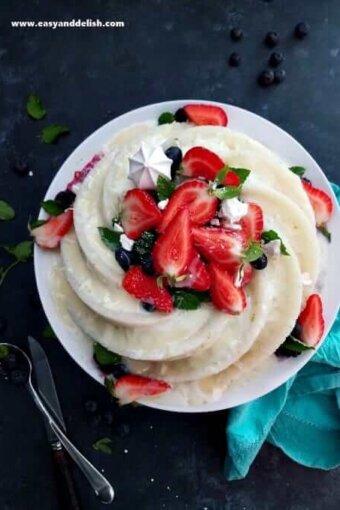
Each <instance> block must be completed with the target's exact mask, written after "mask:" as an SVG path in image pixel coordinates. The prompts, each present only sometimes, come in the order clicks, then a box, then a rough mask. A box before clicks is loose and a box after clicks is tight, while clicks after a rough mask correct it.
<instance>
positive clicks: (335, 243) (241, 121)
mask: <svg viewBox="0 0 340 510" xmlns="http://www.w3.org/2000/svg"><path fill="white" fill-rule="evenodd" d="M188 103H209V104H212V103H213V102H212V101H200V100H199V101H196V100H191V99H190V100H178V101H167V102H164V103H157V104H152V105H148V106H143V107H141V108H138V109H137V110H133V111H131V112H128V113H126V114H124V115H121V116H120V117H118V118H116V119H114V120H112V121H110V122H108V123H107V124H105V125H104V126H102V127H101V128H99V129H97V131H95V132H94V133H93V134H92V135H90V136H89V137H88V138H86V140H84V141H83V142H82V143H81V144H80V145H79V146H78V147H77V148H76V149H75V151H74V152H73V153H72V154H71V155H70V156H69V157H68V159H67V160H66V161H65V163H64V164H63V165H62V167H61V168H60V170H59V172H58V173H57V174H56V176H55V177H54V179H53V181H52V183H51V185H50V187H49V189H48V191H47V193H46V196H45V200H46V199H48V198H53V197H54V196H55V195H56V193H58V191H60V190H62V189H64V188H65V186H66V184H67V183H68V182H69V181H70V180H71V178H72V176H73V174H74V172H75V171H76V170H79V169H81V168H82V167H83V166H84V165H85V164H86V163H87V162H88V161H89V160H90V159H91V158H92V156H93V155H94V154H96V153H98V152H100V151H101V149H102V147H103V145H104V144H105V142H107V141H108V140H109V139H111V138H112V136H113V135H115V134H116V133H118V132H119V131H121V130H122V129H125V128H127V127H129V126H130V125H131V124H134V123H137V122H145V121H148V120H156V119H157V118H158V116H159V115H160V114H161V113H162V112H164V111H172V112H174V111H176V110H177V109H178V108H180V107H181V106H183V105H185V104H188ZM213 104H216V105H218V106H221V107H222V108H224V109H225V110H226V112H227V114H228V118H229V124H228V126H229V127H230V128H231V129H233V130H235V131H240V132H242V133H245V134H247V135H249V136H251V137H252V138H254V139H255V140H258V141H259V142H261V143H263V144H264V145H266V146H267V147H268V148H269V149H271V150H272V151H273V152H275V153H276V154H278V155H279V156H280V157H281V158H282V159H283V160H284V161H286V162H287V163H288V165H289V166H293V165H300V166H303V167H305V168H306V169H307V176H308V177H310V178H311V179H312V181H313V184H314V185H315V186H316V187H319V188H321V189H323V190H324V191H326V192H327V193H328V194H329V195H331V196H332V199H333V201H334V214H333V216H332V218H331V220H330V222H329V229H330V231H331V232H332V243H331V245H330V250H329V257H328V266H327V274H326V278H325V280H326V281H325V285H324V288H323V291H322V298H323V303H324V316H325V324H326V328H325V336H326V335H327V333H328V331H329V329H330V327H331V325H332V324H333V322H334V320H335V318H336V314H337V312H338V308H339V298H340V292H339V285H338V278H335V275H337V274H338V261H339V260H340V213H339V208H338V205H337V202H336V198H335V196H334V193H333V191H332V189H331V187H330V185H329V183H328V181H327V178H326V176H325V175H324V173H323V172H322V170H321V168H320V167H319V165H318V164H317V163H316V161H314V159H313V158H312V157H311V156H310V154H309V153H308V152H307V151H306V150H305V149H304V148H303V147H302V146H301V145H300V144H299V143H298V142H297V141H296V140H294V138H292V137H291V136H290V135H289V134H287V133H286V132H285V131H283V130H282V129H280V128H279V127H277V126H275V125H274V124H272V123H271V122H269V121H268V120H265V119H263V118H262V117H259V116H258V115H255V114H254V113H251V112H249V111H246V110H243V109H242V108H237V107H236V106H232V105H228V104H221V103H213ZM41 217H42V218H43V217H44V214H43V212H41ZM58 256H59V255H58V254H57V253H51V252H48V251H47V250H46V251H44V250H41V249H39V248H38V247H35V252H34V267H35V275H36V280H37V285H38V291H39V295H40V299H41V302H42V305H43V307H44V310H45V313H46V315H47V318H48V320H49V322H50V324H51V326H52V328H53V330H54V331H55V333H56V335H57V337H58V338H59V340H60V342H61V344H62V345H63V346H64V348H65V349H66V351H67V352H68V353H69V354H70V356H71V357H72V358H73V359H74V360H75V361H76V362H77V363H78V365H80V366H81V367H82V368H83V369H84V370H85V371H86V372H87V373H88V374H89V375H90V376H91V377H93V378H94V379H95V380H97V381H98V382H100V383H101V384H102V383H103V376H102V375H101V374H100V372H99V371H98V369H97V368H96V366H95V364H94V362H93V359H92V343H91V342H89V341H88V342H85V341H84V339H82V340H80V339H79V338H76V337H75V336H74V335H72V334H70V331H69V330H68V329H67V327H65V324H64V322H63V321H62V319H61V317H60V316H59V313H58V310H57V308H56V305H55V303H54V301H53V299H52V296H51V282H50V273H51V267H52V265H53V264H54V262H55V260H56V257H58ZM288 298H289V296H287V299H288ZM98 340H99V341H100V339H98ZM313 353H314V352H313V351H308V352H306V353H303V354H301V355H300V356H298V357H297V358H289V359H285V360H280V362H278V363H276V364H275V365H274V366H272V365H271V366H268V368H266V369H265V370H262V371H261V372H260V373H259V374H258V375H257V376H256V377H255V378H254V379H252V381H251V384H245V385H243V386H239V387H236V388H232V389H230V390H228V391H226V392H225V393H224V394H223V396H222V397H221V398H220V399H219V400H218V401H215V402H211V403H208V404H204V405H196V406H189V407H188V406H186V407H184V406H183V405H181V404H179V403H176V402H175V403H172V402H171V403H169V404H168V405H159V404H157V402H156V401H153V402H150V401H148V402H144V403H145V405H148V406H150V407H154V408H157V409H163V410H167V411H175V412H208V411H217V410H221V409H227V408H230V407H234V406H236V405H239V404H243V403H245V402H248V401H250V400H253V399H255V398H257V397H260V396H262V395H264V394H266V393H268V392H270V391H272V390H274V389H275V388H277V387H278V386H280V385H281V384H283V383H284V382H285V381H287V380H288V379H289V378H290V377H292V376H293V375H294V374H296V372H297V371H298V370H300V369H301V368H302V367H303V366H304V365H305V364H306V363H307V361H308V360H309V359H310V358H311V356H312V355H313Z"/></svg>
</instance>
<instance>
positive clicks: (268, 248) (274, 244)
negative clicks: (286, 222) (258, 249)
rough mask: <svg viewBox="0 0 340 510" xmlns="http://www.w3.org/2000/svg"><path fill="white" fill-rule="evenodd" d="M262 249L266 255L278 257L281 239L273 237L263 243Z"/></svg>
mask: <svg viewBox="0 0 340 510" xmlns="http://www.w3.org/2000/svg"><path fill="white" fill-rule="evenodd" d="M263 251H264V252H265V254H266V255H267V256H268V257H278V256H279V255H280V254H281V241H280V239H273V241H269V243H266V244H264V245H263Z"/></svg>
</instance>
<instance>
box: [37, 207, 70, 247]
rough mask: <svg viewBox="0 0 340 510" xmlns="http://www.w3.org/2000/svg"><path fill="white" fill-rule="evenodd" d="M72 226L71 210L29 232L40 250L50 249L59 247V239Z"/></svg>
mask: <svg viewBox="0 0 340 510" xmlns="http://www.w3.org/2000/svg"><path fill="white" fill-rule="evenodd" d="M72 225H73V209H68V210H67V211H65V212H63V213H62V214H59V216H53V217H51V218H49V219H48V220H47V221H46V223H44V224H43V225H41V226H40V227H37V228H34V229H32V230H31V236H32V237H34V240H35V242H36V243H37V244H38V245H39V246H41V248H47V249H52V248H56V247H57V246H59V244H60V241H61V239H62V238H63V237H64V235H65V234H67V232H68V231H69V230H70V229H71V227H72Z"/></svg>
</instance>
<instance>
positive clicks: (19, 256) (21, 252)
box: [0, 241, 33, 287]
mask: <svg viewBox="0 0 340 510" xmlns="http://www.w3.org/2000/svg"><path fill="white" fill-rule="evenodd" d="M0 248H2V249H3V250H5V251H6V252H7V253H8V254H9V255H11V256H12V257H14V259H15V260H14V261H13V262H12V263H11V264H9V265H8V266H0V287H1V285H2V284H3V282H4V281H5V278H6V276H7V275H8V273H9V272H10V271H11V270H12V269H13V268H14V267H15V266H17V265H18V264H20V263H21V262H27V261H28V260H29V259H30V258H31V256H32V249H33V242H32V241H22V242H21V243H18V244H5V245H2V246H0Z"/></svg>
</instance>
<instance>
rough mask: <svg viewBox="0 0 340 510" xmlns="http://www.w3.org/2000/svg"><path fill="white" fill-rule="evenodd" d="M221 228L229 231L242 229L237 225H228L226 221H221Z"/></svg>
mask: <svg viewBox="0 0 340 510" xmlns="http://www.w3.org/2000/svg"><path fill="white" fill-rule="evenodd" d="M222 227H223V228H228V229H229V230H242V227H241V225H240V224H239V223H229V221H228V220H223V221H222Z"/></svg>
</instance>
